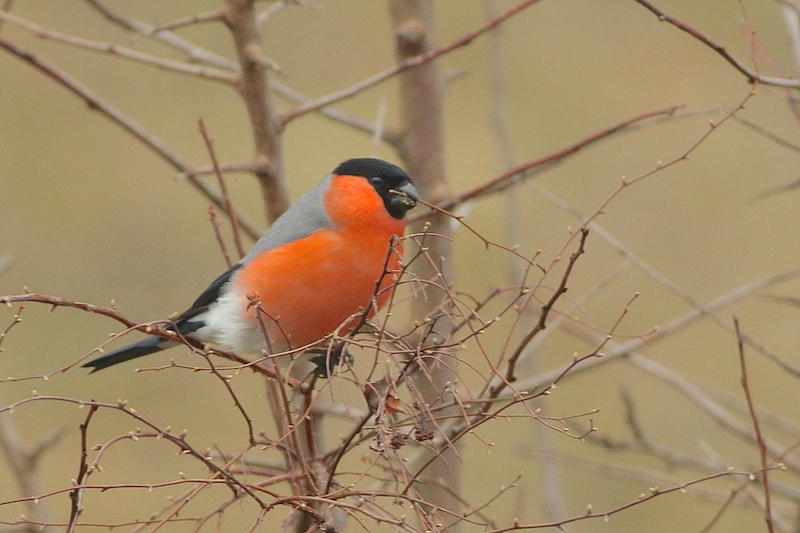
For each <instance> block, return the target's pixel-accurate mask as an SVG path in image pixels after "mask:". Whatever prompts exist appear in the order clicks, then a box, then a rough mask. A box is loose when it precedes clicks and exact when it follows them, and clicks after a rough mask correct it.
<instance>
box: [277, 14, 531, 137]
mask: <svg viewBox="0 0 800 533" xmlns="http://www.w3.org/2000/svg"><path fill="white" fill-rule="evenodd" d="M538 1H539V0H524V1H522V2H520V3H519V4H517V5H515V6H513V7H512V8H511V9H508V10H507V11H505V12H504V13H501V14H500V15H498V16H497V17H495V18H493V19H491V20H489V21H487V22H486V23H484V24H482V25H481V26H479V27H478V28H476V29H475V30H473V31H471V32H469V33H467V34H466V35H464V36H463V37H461V38H459V39H456V40H455V41H453V42H451V43H450V44H448V45H446V46H442V47H441V48H437V49H435V50H430V51H427V52H424V53H421V54H419V55H416V56H413V57H409V58H407V59H404V60H402V61H400V62H399V63H398V64H397V65H395V66H394V67H392V68H389V69H386V70H384V71H383V72H380V73H378V74H375V75H374V76H372V77H370V78H367V79H366V80H363V81H361V82H359V83H356V84H355V85H353V86H351V87H348V88H347V89H343V90H341V91H338V92H335V93H332V94H329V95H327V96H323V97H322V98H318V99H317V100H311V101H310V102H306V103H305V104H302V105H299V106H297V107H295V108H294V109H292V110H291V111H289V112H287V113H286V114H285V115H284V117H283V123H284V124H286V123H287V122H291V121H292V120H294V119H296V118H297V117H299V116H302V115H305V114H307V113H311V112H312V111H317V110H318V109H320V108H322V107H325V106H328V105H331V104H333V103H335V102H338V101H340V100H344V99H346V98H351V97H353V96H355V95H357V94H359V93H360V92H362V91H364V90H366V89H368V88H370V87H372V86H373V85H377V84H379V83H381V82H382V81H385V80H388V79H389V78H391V77H393V76H396V75H397V74H399V73H401V72H403V71H406V70H408V69H411V68H414V67H418V66H420V65H424V64H425V63H429V62H431V61H433V60H434V59H436V58H437V57H440V56H443V55H445V54H447V53H449V52H452V51H453V50H456V49H457V48H461V47H463V46H467V45H468V44H470V43H471V42H472V41H473V40H474V39H475V38H476V37H478V36H479V35H481V34H483V33H486V32H487V31H489V30H491V29H492V28H494V27H496V26H498V25H499V24H501V23H503V22H505V21H506V20H507V19H509V18H511V17H512V16H514V15H516V14H517V13H519V12H520V11H522V10H523V9H525V8H526V7H528V6H530V5H532V4H535V3H536V2H538Z"/></svg>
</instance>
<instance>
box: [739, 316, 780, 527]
mask: <svg viewBox="0 0 800 533" xmlns="http://www.w3.org/2000/svg"><path fill="white" fill-rule="evenodd" d="M733 325H734V327H735V328H736V343H737V345H738V347H739V364H740V365H741V368H742V388H743V389H744V397H745V399H746V400H747V409H748V411H749V412H750V419H751V420H752V421H753V431H754V432H755V439H756V444H757V445H758V453H759V455H760V457H761V468H762V472H763V473H762V476H763V477H762V482H763V484H764V521H765V522H766V523H767V530H768V531H769V533H774V531H775V528H774V525H773V522H772V502H771V500H772V498H771V497H770V490H769V475H768V471H767V441H766V439H765V438H764V435H763V434H762V433H761V427H760V425H759V423H758V415H757V414H756V408H755V404H754V403H753V394H752V392H751V391H750V383H749V381H748V379H747V364H746V363H745V357H744V339H743V338H742V331H741V329H740V328H739V319H738V318H737V317H736V316H734V317H733Z"/></svg>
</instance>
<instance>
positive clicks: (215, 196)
mask: <svg viewBox="0 0 800 533" xmlns="http://www.w3.org/2000/svg"><path fill="white" fill-rule="evenodd" d="M0 48H2V49H5V50H6V51H8V52H10V53H11V54H13V55H14V56H16V57H18V58H19V59H22V60H23V61H26V62H27V63H29V64H30V65H32V66H33V67H35V68H36V69H37V70H39V71H41V72H42V73H43V74H45V75H47V76H48V77H50V78H52V79H53V80H54V81H56V82H58V83H59V84H60V85H62V86H63V87H65V88H66V89H68V90H69V91H70V92H72V93H74V94H75V95H77V96H78V97H80V98H81V99H83V100H84V101H85V102H86V105H87V106H88V107H89V109H91V110H94V111H98V112H100V113H102V114H103V115H105V116H106V117H107V118H109V119H111V121H112V122H114V123H115V124H117V125H118V126H120V127H121V128H122V129H124V130H125V131H127V132H128V133H130V134H131V135H133V136H134V137H135V138H136V139H138V140H139V141H141V142H142V143H143V144H144V145H145V146H147V147H148V148H150V149H151V150H153V151H154V152H156V153H157V154H158V155H159V156H160V157H161V158H162V159H164V160H165V161H166V162H168V163H169V164H170V165H172V166H173V167H174V168H176V169H177V170H178V171H179V172H189V171H190V170H191V165H189V164H188V163H186V162H185V161H184V160H183V159H182V158H181V157H180V156H179V155H178V154H177V153H176V152H174V151H173V150H172V149H171V148H170V147H169V146H167V145H166V144H165V143H164V142H163V141H162V140H161V139H159V138H158V137H156V136H155V135H153V134H152V133H150V132H149V131H147V130H146V129H144V128H143V127H142V126H141V125H140V124H138V123H137V122H135V121H134V120H133V119H132V118H130V117H129V116H128V115H126V114H125V113H123V112H122V111H120V110H119V109H117V108H116V107H114V106H113V105H111V104H110V103H108V102H106V101H105V100H103V99H101V98H100V97H99V96H98V95H97V94H95V93H94V92H93V91H92V90H91V89H89V88H88V87H86V86H85V85H82V84H81V83H80V82H78V81H77V80H76V79H74V78H73V77H72V76H70V75H69V74H67V73H66V72H64V71H62V70H60V69H59V68H57V67H56V66H54V65H52V64H51V63H49V62H47V61H45V60H44V59H41V58H39V57H38V56H36V55H35V54H33V53H31V52H29V51H27V50H24V49H22V48H20V47H19V46H17V45H16V44H14V43H12V42H11V41H9V40H7V39H4V38H2V37H0ZM188 179H189V181H190V182H191V183H192V185H194V186H195V187H196V188H197V189H198V190H199V191H200V192H201V193H202V194H203V195H205V196H206V198H208V199H209V200H211V202H212V203H213V204H214V205H216V206H217V207H218V208H219V209H222V210H224V211H225V203H224V200H223V198H222V196H221V195H220V194H219V193H218V192H217V191H214V190H213V189H211V188H210V187H208V186H207V185H206V184H205V183H203V181H202V180H201V179H199V178H198V177H196V176H193V175H191V174H190V175H189V176H188ZM225 213H227V211H225ZM239 224H240V225H241V226H242V228H243V229H244V230H245V232H246V233H247V234H248V236H250V237H251V238H252V239H253V240H255V239H257V238H258V236H259V235H260V234H261V232H260V231H258V230H257V229H256V228H255V225H253V224H252V223H250V222H249V221H246V220H244V219H241V218H240V219H239Z"/></svg>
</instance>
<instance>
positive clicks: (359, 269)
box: [83, 158, 419, 372]
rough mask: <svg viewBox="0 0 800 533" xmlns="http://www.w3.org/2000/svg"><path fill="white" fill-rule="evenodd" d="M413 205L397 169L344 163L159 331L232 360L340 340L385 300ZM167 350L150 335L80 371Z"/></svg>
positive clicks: (414, 197)
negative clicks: (225, 352) (223, 351)
mask: <svg viewBox="0 0 800 533" xmlns="http://www.w3.org/2000/svg"><path fill="white" fill-rule="evenodd" d="M418 201H419V193H418V192H417V190H416V188H415V187H414V183H413V181H412V179H411V178H410V177H409V175H408V174H407V173H406V172H405V171H404V170H403V169H401V168H400V167H398V166H396V165H394V164H392V163H389V162H386V161H383V160H380V159H375V158H355V159H348V160H347V161H344V162H343V163H341V164H340V165H339V166H337V167H336V168H335V169H334V170H333V172H332V173H330V174H328V175H327V176H326V177H325V178H323V179H322V181H321V182H320V183H319V184H318V185H317V186H315V187H314V188H313V189H311V190H310V191H309V192H307V193H306V194H305V195H303V196H302V197H301V198H300V199H299V200H298V201H297V202H296V203H294V204H293V205H292V206H291V207H290V208H289V209H287V210H286V211H285V212H284V213H283V214H282V215H281V216H280V217H278V218H277V219H276V220H275V222H273V224H272V225H271V226H270V227H269V228H268V229H267V230H266V231H265V232H264V234H263V235H261V237H260V238H259V239H258V241H256V243H255V244H254V245H253V247H252V249H251V250H250V251H249V252H248V253H247V254H246V255H245V256H244V257H243V258H242V259H241V260H240V261H239V262H237V263H236V264H234V265H233V266H232V267H231V268H230V269H229V270H227V271H226V272H225V273H223V274H222V275H220V276H219V277H218V278H217V279H215V280H214V281H213V282H211V284H210V285H209V286H208V288H207V289H206V290H205V291H203V292H202V293H201V294H200V296H199V297H198V298H197V299H196V300H195V301H194V303H193V304H192V305H191V306H190V307H189V308H188V309H187V310H186V311H184V312H183V313H181V314H180V315H178V316H177V317H176V318H175V319H174V320H173V321H172V323H171V324H170V325H169V326H167V328H166V329H167V330H168V331H169V330H171V331H173V332H174V333H176V334H180V335H181V336H184V337H187V338H190V339H193V340H195V341H199V342H200V343H203V344H204V345H205V344H214V345H218V346H221V347H225V348H227V349H229V350H232V351H233V352H236V353H239V354H265V353H266V354H275V353H281V352H284V351H287V350H294V349H297V348H301V347H305V346H309V345H313V344H315V343H318V342H319V341H320V340H322V339H323V338H325V337H326V336H328V335H330V334H331V333H334V332H337V333H338V334H340V335H345V334H347V333H349V332H350V331H351V330H352V329H353V328H354V327H355V326H356V324H357V323H358V320H359V317H358V314H359V313H360V312H363V311H368V312H369V314H370V315H371V314H373V313H374V312H375V310H376V309H375V306H376V305H377V307H380V306H382V305H383V304H385V303H386V302H387V301H388V299H389V298H390V296H391V294H392V291H393V290H394V286H395V284H396V282H397V277H398V275H399V271H400V268H401V260H402V253H403V247H402V241H401V240H400V238H401V237H403V234H404V232H405V225H406V213H407V212H408V211H409V210H410V209H412V208H414V207H415V206H416V205H417V202H418ZM373 302H374V304H375V305H373ZM177 345H178V342H177V341H176V340H169V339H165V338H164V337H159V336H150V337H147V338H145V339H144V340H142V341H140V342H137V343H135V344H131V345H128V346H125V347H123V348H120V349H118V350H115V351H112V352H109V353H107V354H105V355H102V356H100V357H98V358H96V359H93V360H91V361H89V362H88V363H85V364H84V365H83V366H84V367H86V368H91V369H92V372H96V371H98V370H102V369H104V368H107V367H110V366H113V365H116V364H118V363H122V362H125V361H130V360H132V359H137V358H139V357H144V356H146V355H149V354H152V353H155V352H158V351H161V350H164V349H166V348H170V347H172V346H177Z"/></svg>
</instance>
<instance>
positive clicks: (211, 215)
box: [208, 205, 233, 268]
mask: <svg viewBox="0 0 800 533" xmlns="http://www.w3.org/2000/svg"><path fill="white" fill-rule="evenodd" d="M208 220H209V221H210V222H211V227H212V228H213V229H214V236H215V237H216V238H217V243H218V244H219V249H220V251H222V257H224V258H225V264H226V265H228V268H231V267H232V266H233V262H232V261H231V256H230V254H229V253H228V246H227V245H226V244H225V238H224V237H223V236H222V229H221V228H220V227H219V221H218V220H217V210H216V209H214V206H213V205H210V206H208Z"/></svg>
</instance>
